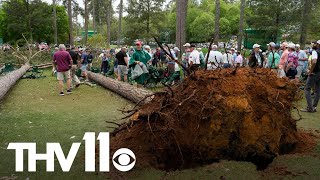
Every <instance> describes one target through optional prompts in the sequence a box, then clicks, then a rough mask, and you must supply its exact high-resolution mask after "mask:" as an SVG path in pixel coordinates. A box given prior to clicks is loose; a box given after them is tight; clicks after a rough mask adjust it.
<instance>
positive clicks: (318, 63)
mask: <svg viewBox="0 0 320 180" xmlns="http://www.w3.org/2000/svg"><path fill="white" fill-rule="evenodd" d="M312 49H313V50H312V62H311V68H310V71H309V73H308V74H309V76H308V79H307V83H306V87H305V90H304V91H305V96H306V99H307V105H308V106H307V108H305V109H301V111H302V112H309V113H313V112H316V111H317V105H318V102H319V97H320V94H319V93H320V40H319V41H317V43H316V44H315V45H313V48H312ZM312 88H315V98H314V100H313V102H312V98H311V89H312Z"/></svg>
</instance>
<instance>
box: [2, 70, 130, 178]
mask: <svg viewBox="0 0 320 180" xmlns="http://www.w3.org/2000/svg"><path fill="white" fill-rule="evenodd" d="M45 75H46V76H47V77H46V78H41V79H22V80H20V81H19V82H18V83H17V85H16V86H14V88H13V89H12V90H11V92H10V93H9V94H8V95H7V97H6V98H5V99H4V101H3V102H1V104H0V179H1V177H8V176H18V177H19V179H20V178H21V179H25V178H27V177H29V178H30V179H35V178H36V179H48V178H49V179H51V178H53V177H55V179H61V177H64V179H69V178H70V177H74V178H76V177H80V178H84V179H87V178H97V177H98V176H97V175H95V174H94V173H84V160H83V158H84V141H83V143H82V145H81V147H80V148H81V150H79V152H78V154H77V157H76V158H75V161H74V165H73V166H72V168H71V172H69V173H62V172H61V168H60V166H59V163H58V161H57V160H56V161H55V169H56V170H57V172H55V173H46V172H45V171H46V167H45V163H41V162H40V163H38V165H37V171H38V172H37V173H15V172H14V170H15V156H14V154H15V153H14V150H7V149H6V148H7V146H8V143H9V142H36V143H37V153H45V152H46V151H45V144H46V143H47V142H59V143H61V146H62V148H63V151H64V153H65V154H67V152H69V149H70V147H71V144H72V143H73V142H81V140H82V138H83V135H84V133H85V132H106V131H112V129H110V128H108V126H112V125H111V124H107V123H106V122H105V121H106V120H108V121H119V119H121V117H123V115H122V113H121V112H120V111H118V110H119V109H122V108H130V107H131V106H132V104H131V103H130V102H129V101H127V100H125V99H123V98H121V97H120V96H118V95H116V94H114V93H112V92H110V91H107V90H105V89H104V88H102V87H100V86H95V87H90V86H87V85H82V86H80V87H79V88H78V89H75V90H74V93H73V94H72V95H66V96H64V97H61V96H59V95H58V94H59V92H58V89H57V81H56V80H55V78H54V77H52V76H51V74H50V71H46V72H45ZM25 157H26V154H25ZM25 160H26V158H25ZM25 162H26V161H25ZM24 169H25V170H27V164H25V166H24Z"/></svg>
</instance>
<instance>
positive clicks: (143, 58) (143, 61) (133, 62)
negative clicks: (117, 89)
mask: <svg viewBox="0 0 320 180" xmlns="http://www.w3.org/2000/svg"><path fill="white" fill-rule="evenodd" d="M150 58H151V57H150V55H149V54H148V53H147V52H146V51H144V50H143V49H142V42H141V41H137V42H136V49H135V51H134V53H133V54H132V57H131V58H130V62H129V64H130V66H132V67H134V70H135V68H136V66H140V68H141V70H142V71H143V72H142V74H141V75H139V76H138V77H137V78H136V79H135V80H136V82H137V83H138V86H139V87H141V86H142V85H144V84H145V81H146V78H147V75H148V70H147V68H146V66H147V63H148V61H149V60H150Z"/></svg>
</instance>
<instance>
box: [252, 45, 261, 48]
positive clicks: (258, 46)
mask: <svg viewBox="0 0 320 180" xmlns="http://www.w3.org/2000/svg"><path fill="white" fill-rule="evenodd" d="M260 47H261V46H260V45H259V44H254V45H253V49H255V48H260Z"/></svg>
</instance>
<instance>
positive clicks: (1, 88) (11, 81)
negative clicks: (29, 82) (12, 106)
mask: <svg viewBox="0 0 320 180" xmlns="http://www.w3.org/2000/svg"><path fill="white" fill-rule="evenodd" d="M29 69H30V66H29V65H23V66H22V67H21V68H20V69H17V70H15V71H12V72H10V73H8V74H7V75H5V76H3V77H0V100H2V99H3V98H4V96H5V95H6V94H7V92H8V91H9V90H10V89H11V88H12V87H13V86H14V85H15V84H16V82H17V81H18V80H19V79H20V78H21V77H22V76H23V75H24V74H25V73H26V72H27V71H28V70H29Z"/></svg>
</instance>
